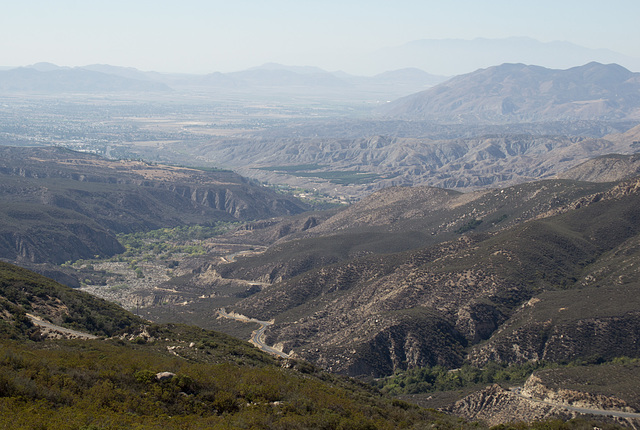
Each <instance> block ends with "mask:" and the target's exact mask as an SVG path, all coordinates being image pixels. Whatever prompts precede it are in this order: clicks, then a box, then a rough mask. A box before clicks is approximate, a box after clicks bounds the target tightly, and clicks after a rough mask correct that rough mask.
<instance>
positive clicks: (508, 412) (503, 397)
mask: <svg viewBox="0 0 640 430" xmlns="http://www.w3.org/2000/svg"><path fill="white" fill-rule="evenodd" d="M448 411H449V412H451V413H453V414H455V415H458V416H461V417H463V418H465V419H467V420H471V421H484V422H485V423H487V424H488V425H490V426H495V425H498V424H503V423H510V422H520V421H525V422H531V421H540V420H545V419H549V418H560V419H563V420H566V419H570V418H573V417H574V416H576V415H577V414H575V413H571V412H568V411H566V410H565V409H562V408H560V407H557V406H553V405H548V404H544V403H539V402H534V401H532V400H529V399H525V398H523V397H521V396H518V395H517V394H515V393H514V392H512V391H509V390H507V389H505V388H502V387H501V386H499V385H497V384H496V385H492V386H490V387H487V388H485V389H484V390H481V391H478V392H476V393H473V394H471V395H469V396H467V397H465V398H464V399H462V400H459V401H457V402H456V403H455V404H454V405H453V406H452V407H450V408H449V409H448Z"/></svg>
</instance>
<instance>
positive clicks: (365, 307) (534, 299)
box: [235, 180, 640, 375]
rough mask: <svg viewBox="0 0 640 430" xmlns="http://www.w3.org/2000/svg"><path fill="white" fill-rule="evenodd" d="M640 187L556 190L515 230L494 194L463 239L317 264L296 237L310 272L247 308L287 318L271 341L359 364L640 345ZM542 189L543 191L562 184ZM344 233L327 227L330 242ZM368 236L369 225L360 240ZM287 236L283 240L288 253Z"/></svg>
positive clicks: (573, 353) (388, 366)
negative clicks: (566, 195)
mask: <svg viewBox="0 0 640 430" xmlns="http://www.w3.org/2000/svg"><path fill="white" fill-rule="evenodd" d="M639 186H640V184H639V183H638V181H637V180H632V181H629V182H623V183H620V184H617V185H615V186H613V187H611V186H607V187H609V189H608V190H606V191H596V192H594V193H592V194H590V195H584V196H582V197H579V196H574V198H573V199H571V200H569V201H566V200H565V201H564V202H562V203H561V199H559V198H558V197H556V198H555V199H551V200H549V199H545V201H546V202H547V204H549V201H551V202H554V201H555V202H556V204H557V206H556V207H555V208H552V207H549V206H547V207H546V208H547V210H546V211H541V210H538V211H536V212H534V213H529V214H528V217H529V219H530V221H529V222H522V223H519V224H515V225H514V226H513V227H510V228H506V229H502V230H501V229H500V228H498V227H497V223H495V222H494V221H495V220H494V218H493V217H497V218H496V219H500V218H502V217H501V216H500V213H499V212H493V213H492V215H491V216H489V215H488V213H485V215H480V208H483V206H484V207H485V209H488V207H487V206H488V205H487V204H486V203H487V201H486V200H484V201H483V200H481V199H478V200H475V201H474V202H473V204H474V205H476V207H477V208H478V209H477V210H476V212H475V214H476V215H477V216H476V217H470V218H467V220H465V221H461V220H459V219H458V221H457V223H456V224H455V225H456V229H455V231H456V234H458V237H459V239H455V240H451V241H444V242H440V243H438V244H436V245H431V246H428V247H426V248H422V249H418V250H414V251H409V252H404V253H395V254H386V255H375V254H373V255H368V256H362V257H359V256H358V255H357V253H354V254H352V255H350V256H344V255H342V257H341V258H342V260H340V258H338V259H337V260H336V261H337V262H338V263H337V264H333V265H324V264H323V265H321V267H318V268H315V269H314V268H313V264H310V263H309V261H310V260H305V258H304V255H303V254H301V253H300V252H299V248H297V247H299V246H301V245H300V244H303V243H304V241H303V240H301V241H293V242H291V244H292V248H291V249H296V251H292V252H293V253H292V254H291V255H289V257H288V258H289V259H290V260H292V262H291V264H292V265H293V266H295V265H296V264H297V269H296V271H297V273H299V275H298V276H297V277H293V278H288V277H287V276H284V277H283V279H286V280H283V281H282V282H279V283H276V284H274V285H271V286H269V287H268V288H265V289H264V290H263V291H262V292H260V293H257V294H255V295H253V296H251V297H249V298H247V299H245V300H243V301H241V302H240V303H238V304H237V305H236V307H235V310H237V311H238V312H240V313H244V314H248V315H250V316H257V317H260V318H261V319H270V318H275V321H276V324H274V325H273V326H271V328H270V330H269V332H268V340H269V341H270V342H271V343H274V344H280V345H281V346H282V347H283V348H284V350H285V351H290V350H292V351H293V352H294V353H295V354H298V355H299V356H302V357H305V358H307V359H309V360H312V361H314V362H316V363H318V364H320V365H322V366H324V367H326V368H328V369H331V370H334V371H338V372H344V373H348V374H370V375H383V374H390V373H392V372H393V371H395V370H397V369H403V368H406V367H413V366H425V365H430V366H433V365H436V364H440V365H444V366H447V367H456V366H459V365H460V364H461V363H462V361H463V360H464V359H465V358H466V357H467V356H468V359H470V360H471V361H472V362H476V363H483V362H485V361H486V360H494V361H503V362H521V361H526V360H540V359H542V360H550V361H562V360H567V359H570V358H572V357H573V358H575V357H580V356H591V355H594V354H600V355H602V356H603V357H605V358H606V357H608V358H612V357H616V356H621V355H627V356H638V355H640V351H639V350H638V349H637V345H639V344H640V339H638V338H637V333H640V331H639V330H638V327H639V326H638V324H639V323H640V320H638V315H637V309H638V304H637V303H636V302H635V301H634V299H633V297H637V296H638V294H637V291H636V290H637V288H638V284H637V283H636V282H635V279H637V276H636V275H637V274H636V272H635V270H636V269H635V267H636V264H635V263H636V262H637V256H636V252H635V250H636V248H637V247H636V246H635V243H636V241H637V235H638V233H639V232H640V231H639V230H638V225H640V223H638V222H637V221H638V220H637V216H638V213H640V211H639V208H640V206H639V205H640V197H639V196H640V194H638V189H640V188H639ZM528 187H529V190H530V191H531V192H532V193H534V194H535V189H536V187H537V191H538V193H541V192H549V188H552V187H550V186H549V184H546V183H544V182H542V183H534V184H528ZM545 188H546V189H547V191H545ZM521 191H523V190H521ZM502 194H503V193H501V192H500V191H498V192H497V193H495V195H494V194H493V193H488V194H486V196H485V197H486V198H487V199H488V198H495V199H499V198H500V196H501V195H502ZM516 195H517V194H516ZM481 202H484V204H483V205H481V204H480V203H481ZM489 207H491V206H489ZM509 207H510V208H511V209H513V208H514V206H513V205H510V206H509ZM470 208H471V206H467V207H466V209H467V210H469V209H470ZM467 213H469V212H467ZM471 213H473V212H471ZM489 213H491V212H489ZM485 219H486V221H484V220H485ZM508 219H509V216H507V217H506V218H504V220H508ZM492 220H494V221H492ZM504 220H503V221H504ZM480 221H483V222H480ZM489 221H492V222H489ZM327 222H330V221H327ZM440 222H443V221H440ZM485 222H486V223H485ZM321 225H322V224H321ZM452 227H453V226H449V227H448V228H449V229H450V230H449V231H450V232H451V234H453V233H454V231H453V230H454V228H452ZM310 231H313V229H311V230H310ZM416 231H417V230H416ZM432 231H433V230H431V229H429V230H427V232H428V233H429V236H431V232H432ZM470 232H471V233H473V234H469V233H470ZM464 233H466V234H464ZM460 235H461V236H460ZM341 237H342V236H341V234H336V235H334V236H325V237H323V239H322V240H324V242H322V243H324V244H325V249H326V246H328V245H326V244H329V243H339V240H340V238H341ZM345 237H348V233H345ZM358 237H360V238H364V237H366V234H362V235H361V236H353V237H351V238H350V240H354V239H357V238H358ZM371 237H372V238H383V237H384V236H383V235H382V236H380V235H376V234H372V235H371ZM443 237H444V236H443ZM308 240H311V239H308ZM316 243H321V242H316ZM353 243H354V245H353V246H354V248H352V249H359V248H358V247H357V240H354V242H353ZM365 243H366V242H365ZM286 245H287V244H286V243H285V244H282V245H278V246H277V247H276V248H274V250H276V251H277V252H279V253H281V254H282V255H287V254H286V251H285V250H286V249H287V248H286ZM382 248H384V246H383V247H382ZM387 249H388V248H387ZM379 252H380V251H379ZM265 255H267V254H265ZM338 257H340V256H338ZM260 258H264V256H262V257H258V259H260ZM296 260H297V261H296ZM262 261H264V260H262ZM251 265H252V262H251V260H250V259H246V261H243V266H244V267H245V268H250V267H251ZM254 267H257V266H254ZM245 270H249V269H245ZM261 270H262V269H261ZM296 271H294V272H292V273H291V275H294V274H295V272H296ZM258 272H260V270H259V271H258ZM627 297H628V298H629V299H626V298H627ZM596 304H597V305H596ZM596 332H598V333H600V332H602V333H605V335H602V336H600V335H597V336H596V334H595V333H596Z"/></svg>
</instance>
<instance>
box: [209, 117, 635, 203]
mask: <svg viewBox="0 0 640 430" xmlns="http://www.w3.org/2000/svg"><path fill="white" fill-rule="evenodd" d="M634 124H637V123H628V124H627V125H626V126H625V127H626V128H624V129H625V130H626V129H627V128H628V127H631V126H632V125H634ZM538 127H539V129H537V130H535V132H532V131H528V132H514V131H511V130H510V129H509V128H508V127H505V128H497V129H496V130H495V131H494V132H491V131H488V130H487V131H484V130H482V131H478V130H473V129H468V130H466V132H465V130H459V131H460V134H462V136H458V137H447V138H442V137H429V136H428V135H427V136H424V135H420V136H419V137H414V136H411V137H406V136H398V135H397V130H396V129H395V128H392V129H391V130H388V134H376V135H368V137H356V138H332V137H315V136H309V137H306V136H305V137H296V136H297V135H298V133H300V131H298V130H290V134H288V135H287V136H286V137H274V138H272V137H265V136H260V135H258V136H255V137H252V138H245V139H226V140H225V141H220V142H214V143H212V144H203V145H202V146H201V147H199V148H198V150H197V153H198V155H199V156H201V157H204V159H210V160H217V161H218V162H220V163H224V164H225V165H229V166H233V167H234V168H236V169H238V171H240V172H241V173H242V174H243V175H245V176H249V177H253V178H258V179H260V180H263V181H268V182H271V183H286V184H290V185H292V186H299V187H304V188H309V189H313V188H317V189H321V190H324V191H325V192H327V193H337V194H339V195H345V194H346V195H355V196H359V197H361V196H364V195H366V194H369V193H370V192H371V191H374V190H378V189H381V188H384V187H388V186H397V185H401V186H407V185H409V186H416V185H429V186H434V187H440V188H450V189H458V190H461V191H468V190H473V189H479V188H485V187H505V186H509V185H513V184H518V183H523V182H528V181H531V180H536V179H545V178H551V177H553V176H554V175H557V174H560V173H562V172H564V171H565V170H567V169H569V168H572V167H574V166H576V165H579V164H581V163H583V162H585V161H587V160H589V159H592V158H594V157H597V156H602V155H607V154H611V153H620V154H633V153H635V152H636V151H637V149H638V148H637V145H635V146H634V142H636V141H638V139H637V138H635V137H634V136H632V135H628V134H615V135H607V136H606V137H598V136H597V135H596V136H594V135H593V134H592V133H586V134H585V135H576V134H574V133H571V132H570V131H568V130H566V129H564V130H560V131H556V130H555V129H554V127H553V124H544V123H540V124H538ZM605 128H606V126H605ZM366 132H367V130H363V133H366ZM562 132H564V133H567V134H560V133H562ZM605 134H606V133H605ZM365 136H366V135H365Z"/></svg>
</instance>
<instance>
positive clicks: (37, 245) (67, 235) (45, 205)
mask: <svg viewBox="0 0 640 430" xmlns="http://www.w3.org/2000/svg"><path fill="white" fill-rule="evenodd" d="M0 198H1V199H2V206H0V218H1V219H2V223H1V224H0V225H1V227H0V258H4V259H8V260H12V261H24V262H53V263H58V264H60V263H64V262H65V261H67V260H76V259H79V258H93V257H94V256H95V255H99V256H109V255H113V254H116V253H120V252H123V250H124V249H123V248H122V245H120V244H119V243H118V242H117V240H116V239H115V236H114V235H115V234H116V233H130V232H134V231H147V230H151V229H158V228H162V227H175V226H179V225H185V224H186V225H190V224H211V223H215V222H217V221H226V222H236V221H246V220H254V219H261V218H270V217H273V216H279V215H291V214H297V213H300V212H302V211H304V210H306V209H307V207H306V206H305V205H304V204H303V203H301V202H300V201H298V200H297V199H294V198H289V197H286V196H283V195H278V194H276V193H274V192H273V191H271V190H269V189H267V188H265V187H262V186H259V185H257V184H255V183H253V182H251V181H249V180H247V179H245V178H242V177H241V176H239V175H237V174H235V173H232V172H229V171H203V170H197V169H188V168H181V167H173V166H162V165H156V164H150V163H145V162H140V161H111V160H106V159H103V158H100V157H98V156H95V155H91V154H86V153H79V152H73V151H69V150H65V149H63V148H57V147H46V148H14V147H1V148H0Z"/></svg>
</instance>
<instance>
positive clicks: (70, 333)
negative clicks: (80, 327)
mask: <svg viewBox="0 0 640 430" xmlns="http://www.w3.org/2000/svg"><path fill="white" fill-rule="evenodd" d="M27 317H28V318H29V319H30V320H31V322H32V323H34V324H35V325H37V326H40V327H43V328H44V329H47V330H51V331H54V332H58V333H60V334H61V335H62V336H64V337H66V338H71V339H97V338H98V336H94V335H92V334H89V333H83V332H81V331H77V330H72V329H70V328H65V327H60V326H59V325H55V324H52V323H50V322H49V321H45V320H43V319H42V318H40V317H37V316H35V315H31V314H27Z"/></svg>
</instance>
